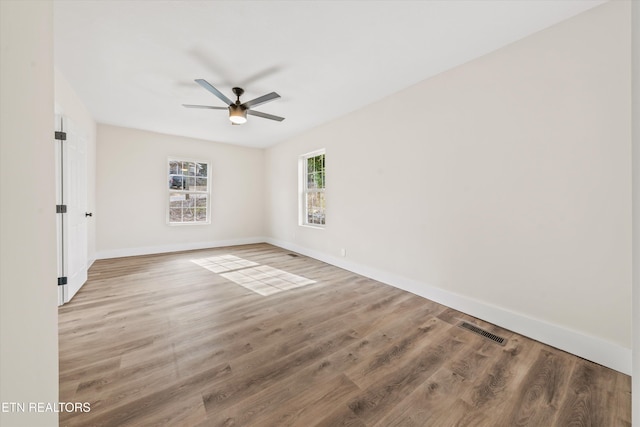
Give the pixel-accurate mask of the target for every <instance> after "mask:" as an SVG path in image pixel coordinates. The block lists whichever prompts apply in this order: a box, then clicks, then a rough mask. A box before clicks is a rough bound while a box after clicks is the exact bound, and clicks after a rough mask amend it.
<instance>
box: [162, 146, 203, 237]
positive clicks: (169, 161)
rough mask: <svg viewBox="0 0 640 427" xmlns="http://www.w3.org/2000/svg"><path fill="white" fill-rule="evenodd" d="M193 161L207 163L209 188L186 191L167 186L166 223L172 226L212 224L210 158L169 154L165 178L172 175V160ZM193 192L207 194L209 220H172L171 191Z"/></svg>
mask: <svg viewBox="0 0 640 427" xmlns="http://www.w3.org/2000/svg"><path fill="white" fill-rule="evenodd" d="M172 161H175V162H193V163H204V164H206V165H207V190H206V191H184V190H175V189H172V188H169V186H167V193H166V194H167V196H166V207H167V212H166V223H167V225H168V226H170V227H182V226H185V225H186V226H198V225H210V224H211V162H210V161H208V160H195V159H190V158H185V157H179V156H169V157H167V163H166V169H165V178H168V177H169V176H170V175H171V166H170V165H171V162H172ZM181 192H182V193H193V194H206V195H207V220H206V221H193V222H171V213H170V212H171V205H170V200H169V194H171V193H181Z"/></svg>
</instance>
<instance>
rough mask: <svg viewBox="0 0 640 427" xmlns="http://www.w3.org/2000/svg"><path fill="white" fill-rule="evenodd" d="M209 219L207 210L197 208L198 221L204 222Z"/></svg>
mask: <svg viewBox="0 0 640 427" xmlns="http://www.w3.org/2000/svg"><path fill="white" fill-rule="evenodd" d="M206 220H207V210H206V209H203V208H196V221H199V222H202V221H206Z"/></svg>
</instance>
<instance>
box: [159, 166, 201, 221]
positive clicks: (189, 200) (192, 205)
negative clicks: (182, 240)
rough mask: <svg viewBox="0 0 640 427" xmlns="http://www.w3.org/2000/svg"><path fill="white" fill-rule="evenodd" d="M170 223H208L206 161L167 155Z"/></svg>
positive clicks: (168, 216)
mask: <svg viewBox="0 0 640 427" xmlns="http://www.w3.org/2000/svg"><path fill="white" fill-rule="evenodd" d="M168 170H169V186H168V194H169V210H168V214H167V222H168V223H169V224H208V223H209V222H210V218H209V181H210V180H209V164H208V163H204V162H194V161H188V160H177V159H169V169H168Z"/></svg>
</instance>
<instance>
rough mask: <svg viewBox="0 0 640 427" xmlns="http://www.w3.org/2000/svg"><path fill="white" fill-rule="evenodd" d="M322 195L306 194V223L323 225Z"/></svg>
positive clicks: (317, 193)
mask: <svg viewBox="0 0 640 427" xmlns="http://www.w3.org/2000/svg"><path fill="white" fill-rule="evenodd" d="M324 205H325V203H324V193H322V192H312V193H308V194H307V223H309V224H324V223H325V219H324V217H325V206H324Z"/></svg>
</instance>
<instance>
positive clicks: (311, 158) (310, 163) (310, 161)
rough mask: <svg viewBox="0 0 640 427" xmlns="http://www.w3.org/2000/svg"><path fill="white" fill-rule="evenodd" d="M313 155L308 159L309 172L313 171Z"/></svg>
mask: <svg viewBox="0 0 640 427" xmlns="http://www.w3.org/2000/svg"><path fill="white" fill-rule="evenodd" d="M313 164H314V163H313V157H309V158H308V159H307V173H311V172H313Z"/></svg>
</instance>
